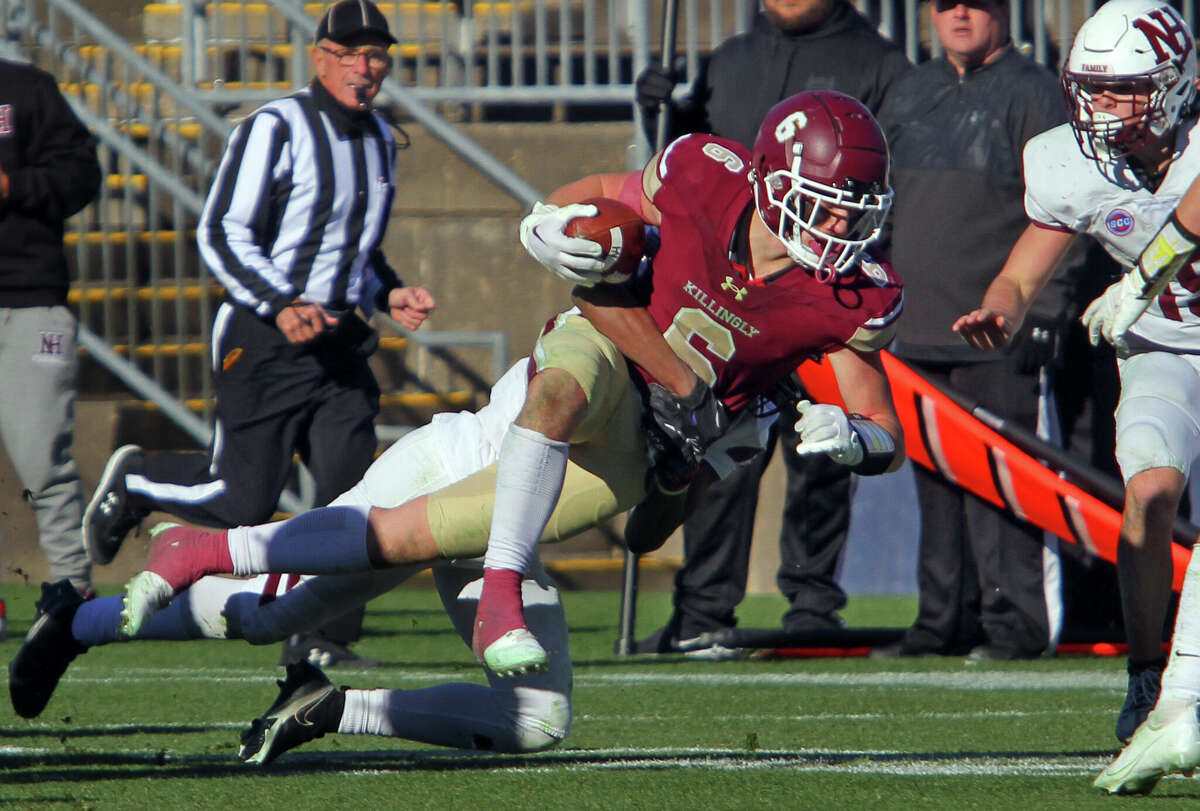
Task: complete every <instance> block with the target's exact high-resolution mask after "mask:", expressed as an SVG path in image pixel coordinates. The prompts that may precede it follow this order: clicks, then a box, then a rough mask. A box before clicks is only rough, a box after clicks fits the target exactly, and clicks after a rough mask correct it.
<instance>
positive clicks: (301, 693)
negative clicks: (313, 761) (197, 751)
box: [238, 662, 346, 766]
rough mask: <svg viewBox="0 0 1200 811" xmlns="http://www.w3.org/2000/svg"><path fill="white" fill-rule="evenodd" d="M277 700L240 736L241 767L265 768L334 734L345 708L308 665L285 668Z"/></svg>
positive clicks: (343, 700) (335, 692)
mask: <svg viewBox="0 0 1200 811" xmlns="http://www.w3.org/2000/svg"><path fill="white" fill-rule="evenodd" d="M276 684H278V685H279V697H278V698H276V699H275V703H274V704H272V705H271V707H270V709H268V710H267V711H266V713H265V714H264V715H263V716H262V717H260V718H255V719H254V720H253V721H251V722H250V728H249V729H247V730H246V731H245V732H243V733H242V748H241V749H239V750H238V757H239V758H240V759H241V760H242V762H244V763H254V764H257V765H259V766H266V765H267V764H268V763H270V762H271V761H272V760H274V759H275V758H277V757H279V756H280V755H282V754H283V753H284V752H286V751H288V750H289V749H295V748H296V747H297V746H299V745H300V744H302V743H308V742H309V741H312V740H316V739H317V738H320V737H322V736H323V735H324V734H325V733H326V732H337V728H338V724H339V723H340V722H341V719H342V710H343V709H344V708H345V706H346V694H345V693H343V692H342V691H341V690H338V689H336V688H335V687H334V686H333V684H332V683H331V682H330V681H329V679H327V678H325V674H324V673H322V672H321V671H320V670H318V669H317V668H315V667H313V666H312V665H310V664H309V663H308V662H297V663H295V664H290V665H288V667H287V677H286V678H285V679H284V680H283V681H280V682H276Z"/></svg>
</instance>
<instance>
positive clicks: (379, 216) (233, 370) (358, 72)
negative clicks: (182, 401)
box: [83, 0, 434, 666]
mask: <svg viewBox="0 0 1200 811" xmlns="http://www.w3.org/2000/svg"><path fill="white" fill-rule="evenodd" d="M395 42H396V40H395V39H394V38H393V37H392V35H391V32H390V31H389V29H388V23H387V20H386V18H385V17H384V16H383V14H382V13H381V12H380V11H379V9H378V8H377V7H376V6H375V5H374V4H372V3H371V2H369V1H368V0H340V2H338V3H335V4H334V5H333V6H331V7H330V8H329V9H328V10H327V11H326V13H325V15H324V16H323V17H322V19H321V21H320V23H319V25H318V27H317V33H316V38H315V42H314V45H313V49H312V63H313V73H314V76H315V78H314V80H313V81H312V83H311V84H310V85H309V86H308V87H306V88H304V89H303V90H300V91H298V92H296V93H293V94H292V95H290V96H287V97H285V98H281V99H278V100H276V101H272V102H270V103H268V104H265V105H263V106H262V107H260V108H259V109H258V110H256V111H255V112H254V113H252V114H251V115H250V116H249V117H248V118H246V119H245V120H244V121H242V122H241V123H240V124H239V125H238V127H237V128H236V129H235V130H234V132H233V134H232V135H231V136H230V138H229V143H228V144H227V146H226V149H225V154H224V156H223V157H222V159H221V163H220V167H219V169H218V171H217V176H216V178H215V179H214V181H213V185H212V188H211V190H210V192H209V195H208V199H207V200H206V201H205V205H204V211H203V213H202V214H201V218H200V223H199V225H198V227H197V242H198V243H199V249H200V255H201V257H202V259H203V260H204V263H205V265H206V266H207V267H208V269H209V270H210V271H211V272H212V274H213V275H214V276H215V277H216V279H217V281H218V282H220V283H221V284H222V285H223V286H224V288H225V291H226V298H225V300H224V301H223V302H222V304H221V305H220V307H219V309H218V310H217V314H216V319H215V320H214V323H213V328H212V352H211V358H212V373H213V386H214V390H215V392H216V396H217V403H216V413H215V417H216V422H215V425H214V432H213V444H212V447H211V448H209V450H208V452H157V453H155V452H143V451H142V449H141V448H140V447H139V446H137V445H126V446H124V447H121V448H119V449H118V450H117V451H116V452H114V453H113V455H112V457H111V458H110V459H109V461H108V464H107V465H106V467H105V470H104V473H103V474H102V476H101V481H100V483H99V485H98V487H97V488H96V492H95V494H94V495H93V497H92V499H91V502H90V503H89V504H88V506H87V508H86V510H85V512H84V519H83V536H84V543H85V545H86V546H87V548H88V551H89V554H90V555H91V556H92V558H93V560H95V561H96V562H98V563H106V562H108V561H109V560H111V559H112V557H113V555H114V554H116V551H117V550H118V549H119V547H120V545H121V542H122V541H123V540H124V538H125V536H126V535H127V534H128V533H129V531H130V530H132V529H133V528H134V527H135V526H136V525H137V524H138V523H139V522H140V521H141V519H142V518H143V517H145V516H146V515H147V514H148V513H150V512H152V511H163V512H168V513H171V514H173V515H177V516H179V517H180V518H182V519H184V520H185V521H188V522H189V523H195V524H201V525H204V526H214V527H234V526H238V525H242V524H255V523H260V522H262V521H266V520H268V519H270V517H271V515H272V514H273V513H274V511H275V505H276V504H277V503H278V500H279V496H280V494H281V493H282V491H283V488H284V486H285V484H286V482H287V480H288V477H289V476H290V474H291V467H292V458H293V455H294V454H295V453H299V454H300V457H301V459H303V461H304V463H305V465H306V466H307V467H308V469H309V471H310V472H311V473H312V475H313V478H314V479H315V481H316V502H317V504H318V505H324V504H327V503H329V502H330V501H331V500H332V499H333V498H335V497H336V496H338V495H340V494H341V493H343V492H345V491H346V490H348V489H350V487H351V486H353V485H354V484H355V483H356V482H357V481H358V480H359V479H361V478H362V475H363V473H364V472H366V469H367V467H368V466H369V465H370V463H371V461H372V459H373V458H374V453H375V448H376V440H375V426H374V421H375V416H376V415H377V414H378V412H379V387H378V385H377V384H376V382H375V378H374V376H373V375H372V373H371V370H370V369H369V368H368V366H367V358H368V357H369V356H370V355H371V353H372V352H374V350H375V348H376V346H377V344H378V336H377V335H376V333H375V331H374V330H373V329H372V328H371V327H370V326H368V325H367V323H366V321H365V320H364V317H367V318H369V317H370V315H371V314H372V313H373V312H374V311H375V310H380V311H382V312H385V313H387V314H388V315H389V316H391V317H392V318H393V319H394V320H396V321H397V322H398V323H399V324H400V325H401V326H403V327H405V328H407V329H416V328H417V327H419V326H420V325H421V323H422V322H423V321H424V320H425V318H426V317H427V316H428V315H429V313H430V312H431V311H432V310H433V307H434V300H433V297H432V296H431V295H430V293H429V291H428V290H426V289H425V288H422V287H406V286H405V285H404V284H403V283H402V282H401V281H400V279H399V278H398V276H397V274H396V272H395V271H394V270H393V269H392V268H391V267H390V266H389V265H388V263H387V261H386V260H385V259H384V256H383V254H382V252H381V251H380V245H381V243H382V241H383V235H384V231H385V229H386V228H387V222H388V216H389V212H390V210H391V204H392V197H393V195H394V191H395V189H394V182H393V181H394V175H393V167H394V163H395V158H396V142H395V139H394V138H393V135H392V132H391V130H390V129H389V127H388V126H387V124H386V123H385V121H384V120H383V119H382V118H381V117H380V116H379V115H378V114H377V113H375V112H374V111H373V110H372V102H373V101H374V99H375V97H376V96H377V95H378V93H379V90H380V86H381V85H382V83H383V80H384V78H385V77H386V76H387V74H388V71H389V69H390V68H391V59H390V57H389V55H388V48H389V46H391V45H393V44H395ZM360 313H361V314H362V316H361V317H360ZM287 585H288V584H287V583H286V582H285V583H284V584H277V583H271V584H268V588H267V589H265V590H264V595H263V598H264V599H271V597H272V596H273V595H274V592H275V590H277V589H280V588H286V587H287ZM329 619H330V620H333V622H331V624H330V625H327V626H324V627H323V628H322V629H320V630H317V631H314V632H313V634H312V635H311V636H308V637H306V638H297V637H293V638H292V639H291V640H289V642H288V644H287V646H286V647H285V650H284V659H285V663H286V661H294V660H296V659H300V658H306V659H310V660H311V661H314V662H315V663H319V664H323V665H326V666H328V665H331V664H338V663H339V662H348V663H354V664H357V665H360V666H361V665H362V664H364V663H366V662H365V661H364V660H363V659H360V658H359V657H357V656H356V655H355V654H354V653H353V652H352V651H350V650H349V648H348V647H347V644H348V643H349V642H351V641H354V640H356V639H357V638H358V636H359V633H360V631H361V625H362V612H361V610H359V611H357V612H356V613H355V616H353V617H342V618H329Z"/></svg>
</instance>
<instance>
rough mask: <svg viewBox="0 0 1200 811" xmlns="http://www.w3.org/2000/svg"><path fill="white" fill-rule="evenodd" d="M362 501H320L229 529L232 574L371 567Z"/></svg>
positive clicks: (330, 571) (365, 509) (367, 509)
mask: <svg viewBox="0 0 1200 811" xmlns="http://www.w3.org/2000/svg"><path fill="white" fill-rule="evenodd" d="M370 511H371V508H370V507H367V506H339V507H321V508H320V509H316V510H310V511H309V512H306V513H303V514H301V515H297V516H296V517H295V518H289V519H288V520H287V521H276V522H274V523H271V524H258V525H257V526H251V527H235V528H233V529H231V530H229V556H230V558H231V559H232V560H233V573H234V574H237V575H248V574H261V573H263V572H281V573H290V572H299V573H303V574H341V573H343V572H359V571H364V570H366V569H370V568H371V561H370V558H369V557H368V555H367V515H368V513H370Z"/></svg>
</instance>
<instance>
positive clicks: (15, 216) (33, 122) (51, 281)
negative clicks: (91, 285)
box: [0, 60, 100, 307]
mask: <svg viewBox="0 0 1200 811" xmlns="http://www.w3.org/2000/svg"><path fill="white" fill-rule="evenodd" d="M0 169H3V170H4V172H5V173H6V174H7V175H8V177H9V196H8V199H7V200H0V307H38V306H50V305H55V304H65V303H66V300H67V284H68V280H67V261H66V257H65V256H64V255H63V249H62V238H63V220H65V219H66V218H67V217H69V216H71V215H72V214H74V213H75V212H77V211H79V210H80V209H81V208H83V207H84V206H86V205H87V204H88V203H89V202H91V200H92V198H93V197H95V196H96V191H97V190H98V189H99V188H100V163H99V161H97V160H96V141H95V139H94V138H92V136H91V134H90V133H89V132H88V130H87V128H85V127H84V126H83V124H81V123H80V122H79V119H78V118H76V117H75V114H74V113H73V112H71V108H70V107H68V106H67V103H66V101H65V100H64V99H63V97H62V95H61V94H59V92H58V85H57V84H55V81H54V77H53V76H51V75H50V74H48V73H46V72H44V71H41V70H38V69H37V68H34V67H31V66H29V65H23V64H20V63H17V62H8V61H5V60H0Z"/></svg>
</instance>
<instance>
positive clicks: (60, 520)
mask: <svg viewBox="0 0 1200 811" xmlns="http://www.w3.org/2000/svg"><path fill="white" fill-rule="evenodd" d="M99 188H100V163H99V161H98V160H97V159H96V141H95V139H93V138H92V136H91V133H89V132H88V131H87V129H86V128H85V127H84V126H83V124H81V123H80V122H79V119H78V118H76V117H75V114H74V113H73V112H71V108H70V107H68V106H67V102H66V100H64V99H63V97H62V95H61V94H60V93H59V92H58V85H57V84H56V83H55V81H54V77H53V76H51V75H50V74H48V73H45V72H44V71H41V70H38V69H37V68H34V67H31V66H29V65H23V64H20V63H17V62H9V61H5V60H0V436H2V437H3V440H4V447H5V450H6V451H7V453H8V458H9V460H10V461H11V462H12V465H13V467H14V468H15V469H16V472H17V476H18V477H19V478H20V479H21V486H22V487H23V488H24V489H25V497H26V498H27V499H28V500H29V503H30V505H31V506H32V507H33V511H34V515H35V517H36V519H37V525H38V542H39V543H40V545H41V547H42V549H43V551H44V552H45V553H46V558H47V560H48V561H49V564H50V577H51V579H52V580H60V579H62V578H68V579H70V581H71V585H73V586H74V587H75V588H76V589H77V590H78V591H79V592H80V593H81V594H84V595H87V594H88V593H89V592H90V591H91V564H90V562H89V561H88V558H87V555H86V554H85V553H84V550H83V542H82V541H81V540H80V537H79V523H80V517H81V515H82V512H83V493H82V490H81V489H80V485H79V473H78V471H77V470H76V468H75V459H74V457H73V456H72V455H71V443H72V438H73V434H74V430H75V416H74V415H75V383H76V371H77V366H78V357H77V355H76V351H75V337H76V332H77V324H76V321H75V316H74V314H72V312H71V311H70V310H69V309H67V288H68V285H69V281H68V278H67V259H66V256H65V255H64V254H63V248H62V241H63V221H64V220H66V219H67V217H70V216H71V215H72V214H74V213H76V212H77V211H79V210H80V209H82V208H83V207H84V206H86V205H87V204H88V203H89V202H91V200H92V198H93V197H95V196H96V192H97V191H98V190H99ZM2 617H3V615H2V614H0V621H2Z"/></svg>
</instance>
